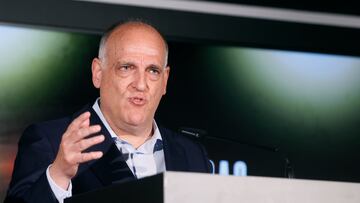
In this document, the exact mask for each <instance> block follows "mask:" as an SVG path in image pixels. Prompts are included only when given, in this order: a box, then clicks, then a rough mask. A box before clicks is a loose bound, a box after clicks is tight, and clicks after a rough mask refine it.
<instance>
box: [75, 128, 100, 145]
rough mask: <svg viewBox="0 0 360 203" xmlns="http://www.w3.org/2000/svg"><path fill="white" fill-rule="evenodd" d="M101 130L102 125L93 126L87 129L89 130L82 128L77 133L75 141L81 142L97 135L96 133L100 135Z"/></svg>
mask: <svg viewBox="0 0 360 203" xmlns="http://www.w3.org/2000/svg"><path fill="white" fill-rule="evenodd" d="M100 130H101V126H100V125H92V126H90V127H87V128H81V129H79V130H77V131H75V132H74V133H75V135H74V136H73V139H74V140H75V141H79V140H81V139H83V138H85V137H87V136H89V135H92V134H95V133H98V132H100Z"/></svg>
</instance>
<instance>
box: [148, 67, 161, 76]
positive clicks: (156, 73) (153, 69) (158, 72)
mask: <svg viewBox="0 0 360 203" xmlns="http://www.w3.org/2000/svg"><path fill="white" fill-rule="evenodd" d="M149 72H150V73H151V74H154V75H159V74H160V70H159V69H158V68H151V69H150V70H149Z"/></svg>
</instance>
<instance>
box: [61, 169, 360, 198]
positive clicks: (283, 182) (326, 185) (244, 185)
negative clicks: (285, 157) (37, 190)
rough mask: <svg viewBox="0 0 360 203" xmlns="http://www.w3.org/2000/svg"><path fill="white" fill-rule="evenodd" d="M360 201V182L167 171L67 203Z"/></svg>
mask: <svg viewBox="0 0 360 203" xmlns="http://www.w3.org/2000/svg"><path fill="white" fill-rule="evenodd" d="M77 202H81V203H84V202H86V203H89V202H101V203H105V202H122V203H127V202H133V203H137V202H139V203H145V202H151V203H162V202H164V203H235V202H236V203H238V202H246V203H260V202H261V203H273V202H274V203H310V202H313V203H360V183H346V182H333V181H313V180H299V179H285V178H266V177H235V176H219V175H211V174H202V173H183V172H166V173H164V174H159V175H156V176H152V177H147V178H144V179H140V180H137V181H131V182H126V183H122V184H117V185H112V186H110V187H108V188H104V189H101V190H98V191H93V192H89V193H85V194H81V195H78V196H74V197H72V198H70V199H66V200H65V203H77Z"/></svg>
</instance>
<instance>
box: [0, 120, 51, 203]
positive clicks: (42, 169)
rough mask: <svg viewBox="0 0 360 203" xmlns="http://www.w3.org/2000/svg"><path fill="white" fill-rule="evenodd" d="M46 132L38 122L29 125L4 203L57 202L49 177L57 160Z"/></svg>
mask: <svg viewBox="0 0 360 203" xmlns="http://www.w3.org/2000/svg"><path fill="white" fill-rule="evenodd" d="M55 156H56V153H55V152H54V149H53V148H52V146H51V144H50V142H49V140H48V137H47V136H46V133H44V132H43V131H42V128H41V127H39V126H37V125H32V126H30V127H28V128H27V129H26V130H25V131H24V133H23V135H22V136H21V138H20V141H19V144H18V153H17V156H16V160H15V165H14V171H13V175H12V179H11V183H10V187H9V190H8V192H7V197H6V198H5V201H4V202H5V203H13V202H26V203H39V202H42V203H56V202H57V200H56V197H55V195H54V194H53V192H52V190H51V188H50V185H49V182H48V180H47V177H46V169H47V167H48V166H49V165H50V164H51V163H52V162H53V160H54V159H55Z"/></svg>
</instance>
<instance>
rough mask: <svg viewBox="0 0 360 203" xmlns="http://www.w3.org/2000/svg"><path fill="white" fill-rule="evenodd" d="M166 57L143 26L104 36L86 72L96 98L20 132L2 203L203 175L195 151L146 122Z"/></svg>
mask: <svg viewBox="0 0 360 203" xmlns="http://www.w3.org/2000/svg"><path fill="white" fill-rule="evenodd" d="M167 58H168V45H167V43H166V41H165V39H164V38H163V37H162V35H161V34H160V33H159V32H158V31H157V30H156V29H155V28H154V27H152V26H151V25H149V24H147V23H144V22H141V21H127V22H124V23H121V24H117V25H115V26H113V27H112V28H111V29H109V30H108V31H107V32H105V33H104V35H103V36H102V38H101V42H100V47H99V55H98V58H95V59H93V61H92V67H91V71H92V82H93V84H94V86H95V87H96V88H98V89H99V90H100V97H99V98H98V99H97V100H96V101H95V102H94V103H92V104H90V105H87V106H86V107H84V108H83V109H82V110H80V111H79V112H78V113H76V114H74V115H73V116H71V117H66V118H61V119H58V120H54V121H48V122H43V123H39V124H34V125H31V126H30V127H28V128H27V129H26V130H25V132H24V134H23V135H22V137H21V139H20V141H19V150H18V154H17V157H16V161H15V167H14V172H13V176H12V180H11V183H10V187H9V190H8V193H7V197H6V199H5V202H6V203H10V202H34V203H35V202H36V203H40V202H41V203H46V202H63V200H64V199H65V198H67V197H71V196H72V195H76V194H80V193H84V192H87V191H90V190H95V189H99V188H102V187H106V186H109V185H111V184H114V183H117V182H120V181H125V180H131V179H137V178H142V177H146V176H150V175H155V174H158V173H161V172H164V171H192V172H209V171H210V165H209V160H208V158H207V156H206V153H205V151H204V150H203V148H202V147H201V146H200V145H199V144H197V143H194V142H192V141H191V140H189V139H186V138H185V137H183V136H181V135H178V134H176V133H174V132H172V131H170V130H168V129H165V128H163V127H161V126H160V125H158V124H157V123H156V122H155V120H154V115H155V112H156V109H157V107H158V105H159V102H160V100H161V98H162V96H163V95H164V94H165V93H166V86H167V81H168V78H169V74H170V68H169V67H168V65H167ZM119 198H120V197H119Z"/></svg>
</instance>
